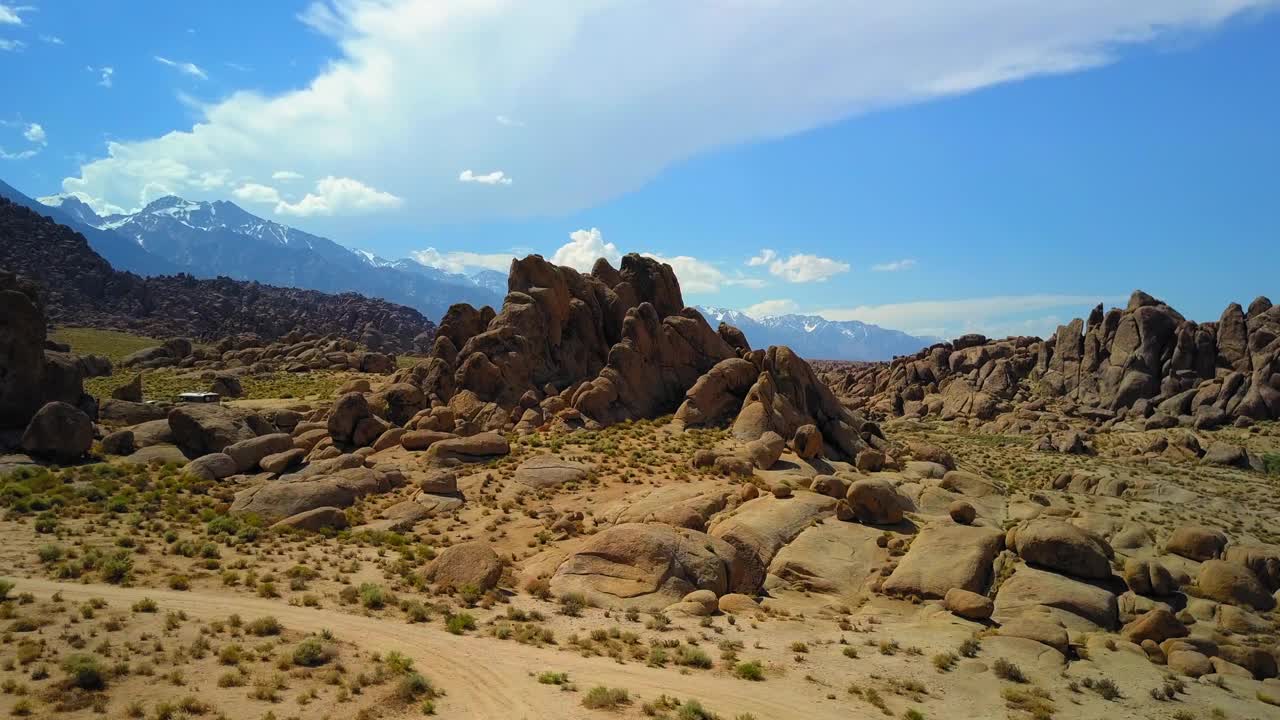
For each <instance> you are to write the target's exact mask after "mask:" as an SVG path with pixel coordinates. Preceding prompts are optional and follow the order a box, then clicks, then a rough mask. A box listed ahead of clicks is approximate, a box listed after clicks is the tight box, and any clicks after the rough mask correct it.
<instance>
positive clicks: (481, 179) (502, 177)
mask: <svg viewBox="0 0 1280 720" xmlns="http://www.w3.org/2000/svg"><path fill="white" fill-rule="evenodd" d="M458 182H464V183H480V184H481V185H510V184H511V178H509V177H507V174H506V173H504V172H502V171H501V170H494V171H493V172H491V173H488V174H486V175H477V174H475V173H473V172H471V171H470V170H463V171H462V172H461V173H459V174H458Z"/></svg>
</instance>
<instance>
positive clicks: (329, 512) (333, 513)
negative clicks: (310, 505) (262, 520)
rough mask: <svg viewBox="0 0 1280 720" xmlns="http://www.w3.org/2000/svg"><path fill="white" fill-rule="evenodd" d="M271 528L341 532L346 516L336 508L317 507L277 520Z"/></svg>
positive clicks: (345, 524)
mask: <svg viewBox="0 0 1280 720" xmlns="http://www.w3.org/2000/svg"><path fill="white" fill-rule="evenodd" d="M271 527H272V528H275V529H279V528H291V529H294V530H309V531H311V532H320V531H321V530H342V529H344V528H345V527H347V514H346V513H344V512H343V511H342V510H341V509H340V508H336V507H318V508H314V509H312V510H305V511H303V512H300V513H298V514H296V515H290V516H289V517H287V518H284V519H283V520H278V521H276V522H275V523H274V524H273V525H272V526H271Z"/></svg>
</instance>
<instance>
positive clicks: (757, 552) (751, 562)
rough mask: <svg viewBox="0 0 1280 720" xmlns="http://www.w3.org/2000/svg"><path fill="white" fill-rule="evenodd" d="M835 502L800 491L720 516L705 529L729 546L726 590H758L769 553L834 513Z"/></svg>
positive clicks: (769, 560) (765, 571)
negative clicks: (730, 566)
mask: <svg viewBox="0 0 1280 720" xmlns="http://www.w3.org/2000/svg"><path fill="white" fill-rule="evenodd" d="M835 506H836V501H835V500H833V499H831V498H829V497H825V496H822V495H815V494H813V493H803V494H800V495H797V496H795V497H792V498H787V499H781V498H776V497H772V496H767V497H759V498H756V499H754V500H751V501H749V502H746V503H743V504H742V505H741V506H740V507H738V508H737V509H736V510H735V511H734V512H733V513H732V514H729V515H727V516H721V517H719V518H717V519H716V521H715V522H713V523H712V524H711V526H710V529H709V530H708V532H709V533H710V534H711V535H712V536H713V537H716V538H719V539H721V540H724V541H725V542H727V543H728V544H729V545H730V546H732V547H733V557H734V558H735V561H734V567H735V568H737V569H738V570H737V572H735V573H734V575H733V577H732V585H731V587H730V591H732V592H738V593H744V594H748V595H749V594H752V593H755V592H758V591H759V590H760V586H761V585H762V584H763V583H764V578H765V574H766V573H767V572H768V568H769V563H770V562H771V561H772V560H773V556H774V555H775V554H776V553H777V552H778V550H780V549H782V547H784V546H785V545H786V544H787V543H789V542H791V541H792V540H793V539H795V537H796V536H797V535H799V534H800V533H801V532H803V531H804V530H805V528H807V527H809V526H810V525H811V524H813V523H814V522H815V521H817V520H821V519H823V518H826V517H830V516H831V515H833V514H834V513H835Z"/></svg>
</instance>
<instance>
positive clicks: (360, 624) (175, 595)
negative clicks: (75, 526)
mask: <svg viewBox="0 0 1280 720" xmlns="http://www.w3.org/2000/svg"><path fill="white" fill-rule="evenodd" d="M12 579H13V580H14V581H15V582H16V583H17V587H16V588H15V592H32V593H35V594H36V595H37V596H42V597H48V596H49V595H52V594H53V593H54V592H57V591H61V592H62V594H63V596H64V597H65V598H67V599H68V600H83V599H87V598H90V597H101V598H105V599H106V600H107V601H108V602H110V603H111V604H112V605H114V606H117V607H120V606H128V605H130V604H132V603H133V602H135V601H137V600H140V599H142V598H143V597H149V598H151V599H153V600H155V601H156V602H157V603H159V604H160V608H161V609H162V610H182V611H185V612H186V613H187V614H188V615H189V616H192V617H195V618H199V619H202V620H210V619H222V618H226V617H227V616H228V615H231V614H232V613H239V614H240V615H241V616H242V617H244V618H245V619H251V618H253V617H257V616H261V615H273V616H275V617H276V618H278V619H279V620H280V622H281V623H283V624H284V626H285V627H286V628H288V629H290V630H297V631H302V632H318V631H320V630H324V629H328V630H329V631H330V632H332V633H333V634H334V635H335V636H336V637H337V638H339V639H341V640H345V641H348V642H352V643H355V644H357V645H359V646H360V647H362V648H364V649H367V650H377V651H380V652H384V653H385V652H387V651H390V650H399V651H400V652H402V653H404V654H406V655H409V656H411V657H412V658H413V659H414V660H415V666H416V667H418V668H419V669H420V670H421V671H422V672H423V674H424V675H426V676H427V677H429V678H430V679H431V680H432V681H433V682H434V683H435V684H436V686H437V687H439V688H441V689H442V690H444V691H445V692H446V693H447V696H446V697H444V698H442V700H441V701H440V702H438V703H437V704H436V706H437V708H438V712H439V715H440V716H441V717H444V718H477V719H485V718H495V719H496V718H502V719H503V720H507V719H511V718H525V719H528V720H534V719H541V718H558V719H559V718H597V719H598V718H601V717H607V716H608V714H607V713H601V712H598V711H589V710H586V709H585V708H583V707H582V706H581V705H580V698H581V695H580V694H569V693H565V692H562V691H560V690H559V689H558V688H556V687H555V686H550V685H540V684H538V682H537V681H536V680H535V679H534V678H533V677H531V676H530V673H534V674H537V673H539V672H543V671H547V670H553V671H557V672H568V673H569V675H570V677H571V678H572V679H573V681H574V683H575V684H577V686H578V688H579V689H580V690H583V691H585V690H586V689H587V688H590V687H592V686H594V685H607V686H609V687H619V688H625V689H627V690H628V691H630V692H631V693H633V694H635V695H639V696H640V697H641V698H644V699H653V698H656V697H658V696H659V695H662V694H667V695H671V696H674V697H677V698H680V699H696V700H698V701H700V702H701V703H702V704H703V705H704V706H705V707H706V708H707V709H708V710H710V711H713V712H715V713H717V714H718V715H720V716H721V717H722V718H725V719H726V720H731V719H732V718H734V717H735V716H737V715H739V714H743V713H751V714H752V715H754V716H755V717H756V718H757V719H758V720H782V719H784V718H804V719H805V720H821V719H822V718H832V719H833V720H834V719H835V718H841V720H848V719H849V718H859V717H864V718H872V717H878V716H875V715H870V714H867V713H866V711H865V710H864V709H863V708H860V707H858V706H857V705H852V704H851V703H849V702H848V701H847V700H843V699H837V700H827V699H825V697H824V696H825V692H823V691H822V690H821V689H820V688H816V687H814V686H812V685H810V684H808V683H807V682H806V681H805V680H804V679H803V678H802V677H799V676H787V677H782V678H770V679H768V680H766V681H764V682H747V681H744V680H739V679H737V678H735V677H732V676H729V675H728V674H727V673H722V672H719V671H716V672H709V671H703V670H692V671H689V672H688V673H687V674H682V673H681V672H680V671H679V670H676V669H670V668H669V669H656V668H650V667H646V666H643V665H641V664H639V663H631V664H627V665H619V664H617V663H616V662H615V661H613V660H610V659H608V658H584V657H581V656H579V655H576V654H574V653H569V652H562V651H556V650H551V649H542V648H534V647H529V646H526V645H520V644H518V643H515V642H509V641H501V640H496V639H493V638H489V637H481V636H475V635H472V636H461V637H460V636H456V635H450V634H449V633H446V632H445V631H444V630H443V629H441V627H440V624H439V623H435V624H432V625H425V624H424V625H411V624H407V623H403V622H399V621H395V620H379V619H376V618H370V617H362V616H358V615H350V614H347V613H343V612H338V611H335V610H328V609H315V608H304V607H295V606H290V605H287V604H285V603H282V602H278V601H272V600H267V599H259V598H248V597H242V596H236V595H214V594H201V593H196V592H176V591H170V590H161V589H157V588H127V587H119V586H115V585H95V584H89V585H82V584H76V583H62V582H54V581H50V580H40V579H34V578H32V579H27V578H12Z"/></svg>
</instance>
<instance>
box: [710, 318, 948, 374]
mask: <svg viewBox="0 0 1280 720" xmlns="http://www.w3.org/2000/svg"><path fill="white" fill-rule="evenodd" d="M697 309H698V312H701V313H702V315H703V317H705V318H706V319H707V322H709V323H711V324H712V326H715V325H717V324H719V323H721V322H726V323H729V324H730V325H733V326H735V327H737V328H738V329H739V330H741V331H742V332H743V334H744V335H746V336H747V341H748V342H750V343H751V347H756V348H762V347H768V346H770V345H786V346H788V347H790V348H791V349H792V350H795V351H796V352H797V353H799V354H800V356H801V357H804V358H808V359H810V360H865V361H874V360H890V359H892V358H894V357H896V356H899V355H910V354H912V353H915V352H917V351H919V350H920V349H921V348H925V347H928V346H929V345H932V344H934V343H936V342H938V338H935V337H930V336H922V337H917V336H914V335H908V334H907V333H904V332H902V331H901V330H889V329H886V328H882V327H879V326H878V325H871V324H868V323H864V322H858V321H857V320H845V321H834V320H826V319H824V318H821V317H818V316H817V315H794V314H791V315H774V316H769V317H760V318H754V317H751V316H750V315H747V314H746V313H744V312H742V311H741V310H729V309H725V308H717V307H706V306H701V305H699V306H698V307H697Z"/></svg>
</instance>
